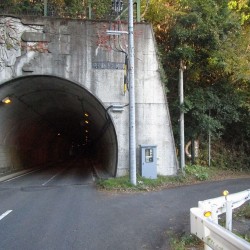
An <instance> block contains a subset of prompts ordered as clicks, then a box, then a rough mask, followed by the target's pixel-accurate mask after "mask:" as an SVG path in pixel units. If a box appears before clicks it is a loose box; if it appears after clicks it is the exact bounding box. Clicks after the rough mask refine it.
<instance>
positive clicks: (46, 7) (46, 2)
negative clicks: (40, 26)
mask: <svg viewBox="0 0 250 250" xmlns="http://www.w3.org/2000/svg"><path fill="white" fill-rule="evenodd" d="M43 4H44V6H43V7H44V9H43V10H44V13H43V15H44V16H47V15H48V0H44V3H43Z"/></svg>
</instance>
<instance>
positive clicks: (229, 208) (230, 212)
mask: <svg viewBox="0 0 250 250" xmlns="http://www.w3.org/2000/svg"><path fill="white" fill-rule="evenodd" d="M232 205H233V202H232V201H226V229H227V230H229V231H231V232H232V217H233V208H232Z"/></svg>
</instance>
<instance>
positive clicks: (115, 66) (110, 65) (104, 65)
mask: <svg viewBox="0 0 250 250" xmlns="http://www.w3.org/2000/svg"><path fill="white" fill-rule="evenodd" d="M92 68H93V69H112V70H124V63H118V62H93V63H92Z"/></svg>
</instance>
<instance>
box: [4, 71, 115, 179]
mask: <svg viewBox="0 0 250 250" xmlns="http://www.w3.org/2000/svg"><path fill="white" fill-rule="evenodd" d="M0 88H1V90H0V98H1V100H4V99H5V98H9V99H10V100H11V103H9V104H5V103H4V102H3V101H2V102H1V103H0V105H1V108H0V117H1V119H0V143H1V146H0V154H1V155H2V157H3V159H4V162H3V163H2V165H4V168H5V171H6V172H8V171H10V170H19V169H20V170H21V169H24V168H31V167H37V166H39V167H40V166H48V165H49V164H51V163H52V164H53V163H57V162H61V161H64V160H68V159H69V158H72V157H74V156H79V155H81V156H84V157H88V158H89V159H90V162H92V164H93V166H95V167H94V169H95V170H96V169H99V170H101V171H103V172H105V173H107V174H108V175H109V176H116V172H117V155H118V146H117V136H116V131H115V128H114V125H113V122H112V119H111V117H110V116H109V114H108V111H107V109H105V107H104V105H103V104H102V103H101V102H100V101H99V100H98V99H97V98H96V97H95V96H94V95H92V94H91V93H90V92H89V91H88V90H86V89H85V88H84V87H83V86H81V85H79V84H78V83H75V82H71V81H69V80H67V79H64V78H60V77H56V76H50V75H32V76H24V77H19V78H15V79H12V80H10V81H8V82H5V83H4V84H2V85H1V86H0Z"/></svg>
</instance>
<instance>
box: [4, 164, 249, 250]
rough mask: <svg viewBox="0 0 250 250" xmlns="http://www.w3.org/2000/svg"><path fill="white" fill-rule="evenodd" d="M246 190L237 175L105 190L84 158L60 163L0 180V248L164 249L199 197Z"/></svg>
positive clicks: (185, 222)
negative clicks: (152, 188) (146, 189)
mask: <svg viewBox="0 0 250 250" xmlns="http://www.w3.org/2000/svg"><path fill="white" fill-rule="evenodd" d="M249 188H250V179H239V180H228V181H221V182H214V183H206V184H199V185H194V186H185V187H179V188H174V189H168V190H163V191H159V192H152V193H139V194H110V193H105V192H100V191H97V190H96V189H95V187H94V182H93V176H92V172H91V168H90V166H89V164H88V162H87V161H86V160H83V161H82V162H78V163H77V162H68V163H61V164H58V165H57V166H54V167H52V168H49V169H45V170H39V171H36V172H33V173H30V174H27V175H24V176H22V177H19V178H16V179H12V180H10V181H8V182H2V183H0V249H1V250H17V249H18V250H20V249H21V250H31V249H32V250H52V249H53V250H70V249H77V250H78V249H79V250H80V249H81V250H84V249H87V250H92V249H93V250H99V249H100V250H105V249H110V250H123V249H124V250H125V249H126V250H128V249H131V250H132V249H133V250H137V249H168V239H169V232H178V233H181V232H189V209H190V208H191V207H196V206H197V203H198V201H199V200H204V199H209V198H213V197H217V196H220V195H221V191H222V190H224V189H228V190H229V191H230V192H231V193H234V192H239V191H242V190H245V189H249Z"/></svg>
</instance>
